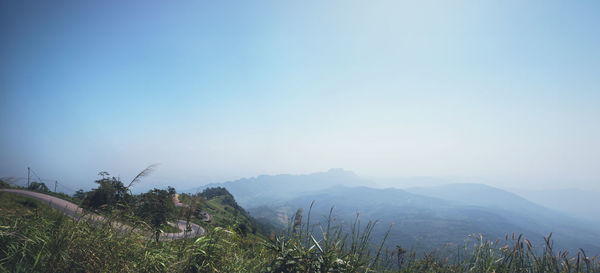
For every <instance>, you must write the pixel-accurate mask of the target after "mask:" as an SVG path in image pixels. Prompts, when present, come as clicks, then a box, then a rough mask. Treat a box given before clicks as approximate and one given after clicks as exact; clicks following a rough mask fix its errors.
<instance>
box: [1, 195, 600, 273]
mask: <svg viewBox="0 0 600 273" xmlns="http://www.w3.org/2000/svg"><path fill="white" fill-rule="evenodd" d="M167 193H168V191H167ZM331 215H332V214H331V212H330V216H329V217H328V218H327V219H326V221H325V222H324V224H323V225H321V224H314V223H312V222H311V215H310V210H309V212H308V215H307V216H306V217H304V215H303V213H302V212H301V211H300V212H299V213H298V214H296V216H295V217H294V218H293V219H292V220H291V221H290V225H289V228H288V230H287V232H286V233H285V234H280V235H278V236H276V235H273V236H272V237H271V238H270V239H263V238H260V237H256V236H252V235H251V234H249V235H247V236H243V235H242V234H240V233H239V232H237V231H236V229H235V228H224V227H209V229H208V233H207V235H205V236H203V237H200V238H195V239H184V240H176V241H170V242H156V241H155V240H154V239H152V238H150V237H148V236H147V235H146V234H144V233H138V232H136V231H125V232H124V231H121V230H118V229H114V228H113V227H112V225H111V224H110V223H106V224H101V225H98V224H91V223H89V222H87V221H84V220H81V221H76V220H72V219H70V218H68V217H66V216H64V215H62V214H60V213H58V212H56V211H54V210H52V209H50V208H49V207H48V206H47V205H45V204H44V203H42V202H38V201H36V200H33V199H30V198H27V197H23V196H19V195H15V194H11V193H5V192H4V193H3V192H0V272H388V273H391V272H419V273H421V272H442V273H444V272H447V273H455V272H456V273H458V272H496V273H509V272H523V273H542V272H557V273H575V272H600V261H599V260H598V259H597V258H592V257H588V256H587V255H586V254H585V253H584V252H583V251H582V250H580V251H579V252H578V253H574V254H569V253H564V252H556V250H554V249H553V244H552V240H551V237H550V236H548V237H547V238H546V240H545V242H546V244H545V246H544V249H538V250H536V249H535V247H534V246H532V245H531V243H530V242H529V240H527V239H525V238H523V237H522V236H517V235H512V236H507V237H506V238H505V241H503V242H500V241H496V242H490V241H486V240H484V239H483V237H482V236H471V237H469V238H468V239H467V241H466V242H465V245H464V247H462V248H459V249H457V250H456V251H457V252H458V255H456V256H444V255H440V254H439V252H429V253H424V254H417V253H415V252H411V251H407V250H405V249H403V248H402V247H401V246H397V247H395V248H394V249H392V250H387V249H384V247H383V246H384V244H383V243H378V244H375V245H373V244H372V243H371V240H370V238H371V234H372V230H373V228H374V226H375V223H372V222H368V223H366V224H362V225H361V223H360V219H359V218H358V217H357V218H356V220H355V222H354V223H351V224H350V227H348V229H345V228H343V224H341V223H336V220H335V219H333V217H332V216H331ZM345 230H348V232H346V231H345Z"/></svg>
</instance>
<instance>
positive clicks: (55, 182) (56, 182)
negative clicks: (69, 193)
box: [54, 181, 58, 192]
mask: <svg viewBox="0 0 600 273" xmlns="http://www.w3.org/2000/svg"><path fill="white" fill-rule="evenodd" d="M57 184H58V181H54V192H56V185H57Z"/></svg>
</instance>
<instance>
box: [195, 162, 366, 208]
mask: <svg viewBox="0 0 600 273" xmlns="http://www.w3.org/2000/svg"><path fill="white" fill-rule="evenodd" d="M366 184H368V181H367V180H365V179H363V178H361V177H359V176H357V175H356V174H354V173H353V172H351V171H346V170H343V169H330V170H329V171H327V172H319V173H313V174H306V175H292V174H280V175H261V176H258V177H253V178H243V179H239V180H235V181H228V182H223V183H212V184H208V185H204V186H201V187H198V188H194V189H192V190H191V192H196V191H202V190H204V189H206V188H210V187H224V188H226V189H227V190H228V191H229V192H230V193H231V194H233V195H234V196H235V198H236V200H237V201H238V203H239V204H240V205H242V206H243V207H245V208H252V207H257V206H261V205H269V204H273V203H281V202H284V201H285V200H288V199H290V198H293V197H295V196H299V195H302V194H304V193H307V192H311V191H318V190H323V189H327V188H329V187H332V186H335V185H351V186H357V185H366Z"/></svg>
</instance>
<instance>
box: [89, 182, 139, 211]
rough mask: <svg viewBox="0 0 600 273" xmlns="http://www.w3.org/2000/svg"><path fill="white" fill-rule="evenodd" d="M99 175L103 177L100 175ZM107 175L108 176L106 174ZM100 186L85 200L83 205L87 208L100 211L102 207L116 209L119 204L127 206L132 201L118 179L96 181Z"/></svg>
mask: <svg viewBox="0 0 600 273" xmlns="http://www.w3.org/2000/svg"><path fill="white" fill-rule="evenodd" d="M99 175H103V174H102V173H100V174H99ZM104 175H106V174H104ZM94 182H95V183H98V184H99V185H100V186H98V188H96V189H93V190H92V191H90V192H89V193H88V194H87V195H86V196H85V199H84V200H83V203H82V205H83V206H84V207H87V208H93V209H98V208H101V207H115V206H116V205H117V204H119V203H121V204H127V203H129V202H130V201H131V199H132V198H131V196H130V195H129V193H128V191H127V188H126V187H125V185H123V182H121V181H120V180H119V179H117V178H116V177H114V176H113V177H111V178H109V177H103V178H101V179H99V180H96V181H94Z"/></svg>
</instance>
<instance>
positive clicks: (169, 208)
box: [136, 188, 175, 241]
mask: <svg viewBox="0 0 600 273" xmlns="http://www.w3.org/2000/svg"><path fill="white" fill-rule="evenodd" d="M171 189H172V190H171ZM174 192H175V189H173V188H170V189H169V191H166V190H161V189H156V188H155V189H153V190H150V191H148V192H147V193H143V194H141V195H140V196H139V202H138V205H137V209H136V211H137V213H136V214H137V215H138V216H140V217H141V218H142V219H143V220H144V221H146V222H147V223H148V224H150V225H151V226H152V228H153V229H154V234H155V236H156V241H158V239H159V236H160V232H161V230H160V229H161V228H162V227H163V226H164V225H166V224H167V223H168V221H170V220H173V219H175V204H173V194H172V193H174Z"/></svg>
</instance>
